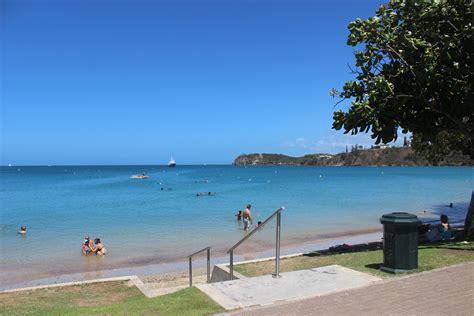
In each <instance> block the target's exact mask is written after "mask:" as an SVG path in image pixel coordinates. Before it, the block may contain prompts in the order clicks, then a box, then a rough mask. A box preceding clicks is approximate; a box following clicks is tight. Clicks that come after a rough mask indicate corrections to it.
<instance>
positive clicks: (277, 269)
mask: <svg viewBox="0 0 474 316" xmlns="http://www.w3.org/2000/svg"><path fill="white" fill-rule="evenodd" d="M280 234H281V212H278V214H277V222H276V242H275V248H276V249H275V273H274V274H273V275H272V276H273V277H274V278H281V275H280Z"/></svg>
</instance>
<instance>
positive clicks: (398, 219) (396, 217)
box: [380, 212, 421, 225]
mask: <svg viewBox="0 0 474 316" xmlns="http://www.w3.org/2000/svg"><path fill="white" fill-rule="evenodd" d="M380 222H381V223H382V224H385V223H387V224H388V223H396V224H402V225H419V224H421V221H420V220H419V219H418V217H416V215H413V214H410V213H406V212H393V213H390V214H385V215H382V218H381V219H380Z"/></svg>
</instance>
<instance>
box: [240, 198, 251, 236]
mask: <svg viewBox="0 0 474 316" xmlns="http://www.w3.org/2000/svg"><path fill="white" fill-rule="evenodd" d="M251 207H252V205H250V204H249V205H247V207H246V208H245V210H244V214H243V216H242V217H243V221H244V230H248V229H249V228H250V224H252V215H251V214H250V208H251Z"/></svg>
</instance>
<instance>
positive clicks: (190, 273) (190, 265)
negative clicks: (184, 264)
mask: <svg viewBox="0 0 474 316" xmlns="http://www.w3.org/2000/svg"><path fill="white" fill-rule="evenodd" d="M191 286H193V258H191V257H189V287H191Z"/></svg>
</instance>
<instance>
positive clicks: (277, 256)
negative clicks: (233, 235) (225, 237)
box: [227, 206, 285, 280]
mask: <svg viewBox="0 0 474 316" xmlns="http://www.w3.org/2000/svg"><path fill="white" fill-rule="evenodd" d="M284 210H285V207H283V206H282V207H280V208H279V209H278V210H276V211H275V212H273V214H272V215H270V216H269V217H268V218H267V219H266V220H264V221H263V222H262V223H261V224H260V225H259V226H258V227H255V228H254V229H253V230H252V231H250V233H248V234H247V235H245V236H244V237H243V238H242V239H241V240H239V241H238V242H237V243H236V244H235V245H233V246H232V247H231V248H230V249H229V250H227V253H228V254H230V279H231V280H233V279H234V250H235V248H237V247H238V246H240V245H241V244H242V243H243V242H244V241H246V240H247V239H249V238H250V237H251V236H252V235H253V234H255V233H256V232H257V231H258V230H260V229H262V228H263V226H265V224H266V223H268V222H269V221H271V220H272V219H273V217H275V216H277V225H276V238H275V239H276V240H275V248H276V250H275V259H276V260H275V273H273V277H276V278H279V277H280V232H281V227H280V226H281V212H283V211H284Z"/></svg>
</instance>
